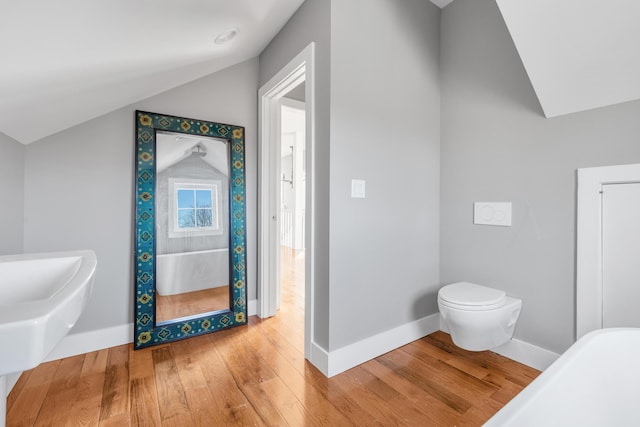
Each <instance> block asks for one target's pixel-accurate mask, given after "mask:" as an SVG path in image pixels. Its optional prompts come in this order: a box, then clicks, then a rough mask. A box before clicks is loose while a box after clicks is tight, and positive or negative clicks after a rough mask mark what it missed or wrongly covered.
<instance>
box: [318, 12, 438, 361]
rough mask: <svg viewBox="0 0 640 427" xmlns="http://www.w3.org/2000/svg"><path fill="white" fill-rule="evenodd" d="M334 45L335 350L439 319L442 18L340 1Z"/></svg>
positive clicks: (332, 261)
mask: <svg viewBox="0 0 640 427" xmlns="http://www.w3.org/2000/svg"><path fill="white" fill-rule="evenodd" d="M331 40H332V43H331V160H330V161H331V201H330V205H331V216H330V223H331V251H330V264H331V276H330V278H331V316H330V325H331V344H330V349H331V350H334V349H337V348H340V347H343V346H345V345H348V344H351V343H354V342H357V341H359V340H362V339H364V338H368V337H370V336H373V335H375V334H378V333H380V332H384V331H386V330H388V329H391V328H394V327H397V326H401V325H403V324H406V323H408V322H411V321H413V320H417V319H419V318H421V317H424V316H427V315H429V314H433V313H436V312H437V310H438V308H437V304H436V298H435V296H436V293H437V290H438V287H439V284H440V282H439V271H438V270H439V255H438V251H439V242H438V238H439V231H438V230H439V218H438V217H439V197H440V196H439V186H440V183H439V177H440V166H439V160H440V88H439V84H440V82H439V68H438V63H439V43H440V9H439V8H438V7H436V6H435V5H433V4H432V3H431V2H428V1H423V0H402V1H395V0H350V1H342V0H339V1H334V2H332V9H331ZM354 178H355V179H363V180H365V181H366V198H365V199H352V198H351V196H350V191H351V179H354Z"/></svg>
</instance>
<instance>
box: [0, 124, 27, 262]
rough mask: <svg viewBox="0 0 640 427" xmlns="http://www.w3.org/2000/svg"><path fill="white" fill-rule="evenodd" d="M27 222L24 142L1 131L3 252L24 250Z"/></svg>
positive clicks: (0, 252) (0, 243)
mask: <svg viewBox="0 0 640 427" xmlns="http://www.w3.org/2000/svg"><path fill="white" fill-rule="evenodd" d="M23 223H24V146H23V145H22V144H20V143H19V142H18V141H16V140H15V139H13V138H11V137H9V136H7V135H5V134H4V133H2V132H0V255H12V254H21V253H22V250H23Z"/></svg>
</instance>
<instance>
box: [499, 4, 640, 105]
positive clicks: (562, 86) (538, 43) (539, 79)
mask: <svg viewBox="0 0 640 427" xmlns="http://www.w3.org/2000/svg"><path fill="white" fill-rule="evenodd" d="M497 2H498V6H499V8H500V11H501V13H502V16H503V17H504V20H505V22H506V24H507V27H508V28H509V31H510V33H511V37H512V38H513V41H514V43H515V45H516V48H517V49H518V53H519V54H520V58H521V59H522V62H523V64H524V66H525V68H526V70H527V73H528V75H529V79H530V80H531V83H532V85H533V88H534V89H535V91H536V94H537V95H538V100H539V101H540V105H541V106H542V109H543V111H544V114H545V116H547V117H554V116H559V115H562V114H569V113H575V112H577V111H584V110H589V109H593V108H598V107H603V106H606V105H612V104H617V103H621V102H626V101H631V100H635V99H640V1H638V0H610V1H606V2H603V1H601V0H517V1H515V0H497Z"/></svg>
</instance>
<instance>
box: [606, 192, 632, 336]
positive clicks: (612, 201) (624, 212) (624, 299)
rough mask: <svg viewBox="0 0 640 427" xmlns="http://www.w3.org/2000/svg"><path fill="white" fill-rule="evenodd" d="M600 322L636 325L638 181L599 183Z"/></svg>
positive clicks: (607, 325) (627, 325) (611, 324)
mask: <svg viewBox="0 0 640 427" xmlns="http://www.w3.org/2000/svg"><path fill="white" fill-rule="evenodd" d="M602 313H603V315H602V326H603V327H604V328H615V327H640V183H625V184H606V185H603V186H602Z"/></svg>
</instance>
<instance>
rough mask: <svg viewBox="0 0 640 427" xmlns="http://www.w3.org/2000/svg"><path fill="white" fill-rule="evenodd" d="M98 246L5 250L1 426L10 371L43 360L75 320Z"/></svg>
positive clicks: (1, 263) (0, 305)
mask: <svg viewBox="0 0 640 427" xmlns="http://www.w3.org/2000/svg"><path fill="white" fill-rule="evenodd" d="M96 264H97V260H96V255H95V253H94V252H93V251H73V252H50V253H42V254H26V255H9V256H0V401H1V403H0V427H5V424H6V409H7V408H6V396H7V375H9V374H12V373H16V372H22V371H26V370H28V369H32V368H35V367H36V366H38V365H39V364H40V363H41V362H42V361H43V360H44V358H45V357H46V356H47V355H48V354H49V353H50V352H51V350H53V348H54V347H55V346H56V345H57V344H58V343H59V342H60V340H62V338H64V336H65V335H67V333H69V330H71V328H72V327H73V325H75V323H76V321H77V320H78V317H80V314H81V313H82V311H83V310H84V308H85V307H86V305H87V301H88V300H89V297H90V296H91V291H92V288H93V277H94V274H95V270H96Z"/></svg>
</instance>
